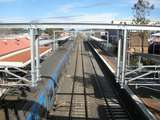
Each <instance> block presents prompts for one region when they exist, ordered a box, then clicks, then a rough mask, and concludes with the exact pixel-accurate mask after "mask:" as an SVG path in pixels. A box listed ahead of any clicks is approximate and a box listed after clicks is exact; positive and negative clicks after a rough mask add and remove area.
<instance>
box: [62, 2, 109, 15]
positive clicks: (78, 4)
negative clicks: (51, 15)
mask: <svg viewBox="0 0 160 120" xmlns="http://www.w3.org/2000/svg"><path fill="white" fill-rule="evenodd" d="M108 5H110V3H108V2H95V3H89V4H84V3H82V2H72V3H70V4H64V5H61V6H60V7H59V11H61V12H63V13H68V12H71V11H73V10H75V9H88V8H94V7H103V6H108Z"/></svg>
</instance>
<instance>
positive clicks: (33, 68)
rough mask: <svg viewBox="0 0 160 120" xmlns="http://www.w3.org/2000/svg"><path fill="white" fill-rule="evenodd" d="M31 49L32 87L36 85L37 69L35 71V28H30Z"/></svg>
mask: <svg viewBox="0 0 160 120" xmlns="http://www.w3.org/2000/svg"><path fill="white" fill-rule="evenodd" d="M29 30H30V49H31V80H32V87H35V80H36V74H35V73H36V71H35V41H34V29H33V28H30V29H29Z"/></svg>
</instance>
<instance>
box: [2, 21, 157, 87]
mask: <svg viewBox="0 0 160 120" xmlns="http://www.w3.org/2000/svg"><path fill="white" fill-rule="evenodd" d="M0 28H24V29H29V32H30V38H31V42H30V48H31V80H29V84H28V83H27V84H26V85H30V84H31V86H32V87H35V86H36V83H37V82H38V80H40V71H39V68H40V64H39V63H40V61H39V59H40V56H39V54H38V52H39V51H38V46H40V44H39V40H38V39H36V38H35V36H36V35H35V31H36V30H37V29H39V28H40V29H44V28H64V29H78V30H79V31H81V32H93V31H83V30H82V29H87V30H90V29H91V30H92V29H101V30H102V29H115V30H122V31H123V38H120V39H119V40H118V56H117V68H116V74H115V76H116V81H117V82H118V83H119V84H120V85H121V87H122V88H124V86H125V85H158V86H159V85H160V84H159V83H156V84H148V83H147V84H146V78H147V79H148V80H151V79H152V78H150V77H148V75H152V74H155V76H156V79H155V80H156V81H158V80H159V76H158V77H157V74H158V75H159V67H158V66H151V68H152V69H154V70H152V71H150V69H151V68H147V67H146V66H143V67H140V68H138V69H135V70H130V71H129V72H128V69H127V67H126V62H127V61H126V60H127V47H128V46H127V42H128V39H127V34H128V31H129V30H141V31H143V30H148V31H160V26H155V25H154V26H152V25H122V24H105V23H100V24H99V23H1V24H0ZM80 29H81V30H80ZM96 32H97V31H96ZM54 36H55V35H54ZM54 40H55V38H54ZM53 48H55V47H53ZM53 51H55V50H53ZM5 71H6V72H8V71H7V68H6V70H5ZM139 71H146V72H143V73H140V74H138V75H137V76H136V77H134V74H135V73H139ZM9 73H10V72H9ZM13 76H15V75H13ZM16 77H17V78H19V79H21V77H19V76H16ZM144 79H145V80H144ZM21 80H23V81H25V82H28V80H26V79H21ZM137 81H142V82H137ZM6 85H8V84H6ZM15 85H21V84H15Z"/></svg>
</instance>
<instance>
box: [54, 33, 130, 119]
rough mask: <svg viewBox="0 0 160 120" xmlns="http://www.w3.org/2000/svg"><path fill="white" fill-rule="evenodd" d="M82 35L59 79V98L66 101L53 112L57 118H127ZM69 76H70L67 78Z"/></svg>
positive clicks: (128, 117)
mask: <svg viewBox="0 0 160 120" xmlns="http://www.w3.org/2000/svg"><path fill="white" fill-rule="evenodd" d="M90 50H91V49H89V46H88V44H86V41H84V40H83V37H82V36H81V35H79V36H78V38H77V43H76V46H75V50H74V51H75V52H74V54H73V56H72V59H71V63H72V64H71V65H69V66H68V68H67V70H68V71H67V73H66V75H67V77H65V78H64V79H62V81H61V85H60V86H59V87H60V89H59V91H58V93H57V95H58V96H57V97H58V99H57V100H58V101H62V99H63V103H65V104H64V105H62V106H61V107H59V108H57V109H56V111H55V112H54V113H53V114H52V116H54V117H53V118H54V119H56V120H62V119H67V120H130V116H129V115H128V113H127V111H125V109H124V108H123V107H122V105H121V102H120V100H119V98H118V97H117V95H116V93H115V92H114V90H113V88H112V87H111V86H110V84H109V82H107V81H108V80H106V77H105V75H104V73H103V72H102V70H101V68H100V66H99V65H98V63H97V61H96V59H95V58H94V56H93V55H92V54H91V51H90ZM68 76H70V77H68Z"/></svg>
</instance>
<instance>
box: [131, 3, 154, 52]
mask: <svg viewBox="0 0 160 120" xmlns="http://www.w3.org/2000/svg"><path fill="white" fill-rule="evenodd" d="M153 9H154V5H153V4H151V3H150V2H149V1H147V0H138V1H137V2H136V3H135V4H134V6H133V8H132V10H133V12H134V19H133V24H139V25H140V24H143V25H144V24H148V23H149V19H147V16H149V13H150V11H151V10H153ZM147 36H148V32H147V31H141V32H140V34H139V37H140V38H141V52H142V53H144V40H145V39H147Z"/></svg>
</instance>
